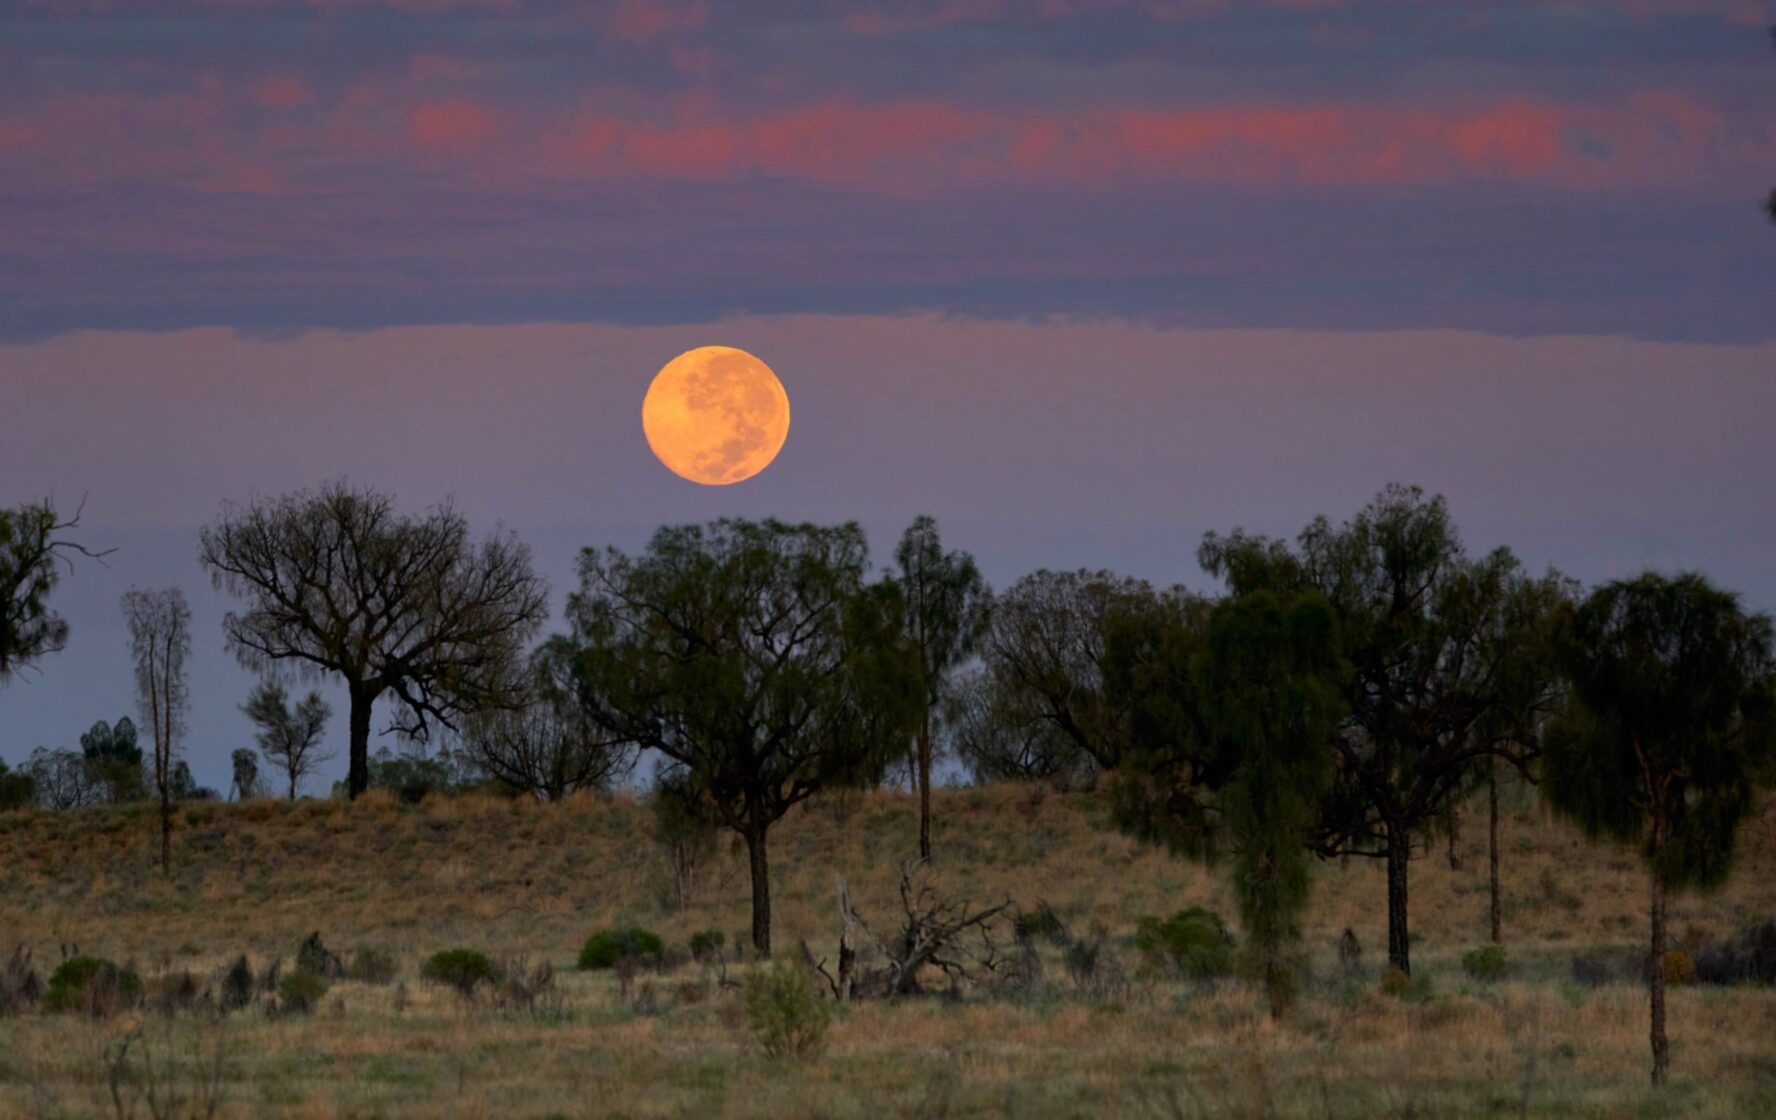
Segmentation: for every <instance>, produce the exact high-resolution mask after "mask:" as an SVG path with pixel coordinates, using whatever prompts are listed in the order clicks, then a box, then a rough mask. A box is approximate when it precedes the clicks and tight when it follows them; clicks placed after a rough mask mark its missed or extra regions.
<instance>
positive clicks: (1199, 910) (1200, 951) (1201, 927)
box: [1135, 906, 1233, 980]
mask: <svg viewBox="0 0 1776 1120" xmlns="http://www.w3.org/2000/svg"><path fill="white" fill-rule="evenodd" d="M1135 944H1136V945H1137V946H1138V947H1139V948H1140V950H1141V951H1142V952H1143V953H1146V954H1147V955H1149V956H1155V957H1160V958H1163V959H1165V960H1169V961H1171V962H1172V963H1173V964H1175V965H1177V966H1178V968H1179V969H1180V970H1181V971H1182V972H1183V973H1184V975H1186V976H1188V977H1190V978H1192V979H1195V980H1206V979H1209V978H1210V977H1215V976H1226V975H1227V974H1228V973H1229V972H1231V971H1232V970H1233V937H1232V936H1231V935H1229V934H1228V932H1227V926H1226V925H1225V924H1224V923H1223V922H1222V921H1221V915H1219V914H1217V913H1215V912H1214V911H1213V910H1208V909H1204V908H1203V907H1201V906H1192V907H1191V908H1190V909H1188V910H1180V911H1178V912H1177V913H1176V914H1173V915H1172V916H1171V917H1170V918H1167V919H1165V920H1164V921H1161V920H1160V919H1158V918H1154V917H1147V918H1142V919H1141V920H1140V921H1139V922H1138V923H1137V924H1136V926H1135Z"/></svg>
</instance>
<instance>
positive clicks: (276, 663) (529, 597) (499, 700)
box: [200, 483, 548, 797]
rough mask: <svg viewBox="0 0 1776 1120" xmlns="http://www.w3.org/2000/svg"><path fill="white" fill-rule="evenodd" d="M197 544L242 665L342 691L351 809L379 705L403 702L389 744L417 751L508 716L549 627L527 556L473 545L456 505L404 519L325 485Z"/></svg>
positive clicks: (368, 493) (386, 503)
mask: <svg viewBox="0 0 1776 1120" xmlns="http://www.w3.org/2000/svg"><path fill="white" fill-rule="evenodd" d="M200 539H201V545H200V557H201V559H202V562H203V564H204V566H205V567H206V568H208V569H209V571H210V574H211V577H212V579H213V580H214V582H215V584H216V586H217V587H219V588H221V589H223V590H226V591H227V592H229V593H230V594H232V595H234V596H236V597H237V598H240V599H243V600H245V601H246V604H247V609H246V610H245V611H243V612H241V613H235V612H230V613H229V614H228V616H227V618H226V619H225V621H224V624H223V627H224V630H225V631H226V633H227V637H228V645H229V648H230V649H231V650H233V652H234V653H235V655H236V656H237V657H238V658H239V659H240V661H241V663H242V664H243V665H245V666H246V667H247V668H248V669H251V670H255V671H270V670H272V669H274V668H276V669H295V670H296V671H298V672H302V673H307V674H309V675H313V676H324V675H326V674H329V673H331V674H336V675H337V676H339V677H341V678H342V679H343V680H344V681H345V684H346V689H347V692H348V694H349V696H350V706H349V712H348V719H349V723H350V744H351V745H350V767H349V772H348V775H347V779H346V786H347V789H348V791H349V792H350V794H351V796H352V797H356V796H357V795H358V794H360V793H362V792H364V790H365V789H367V788H368V786H369V781H370V770H369V757H370V716H371V709H372V706H373V705H374V704H375V703H376V701H377V700H378V699H380V698H382V697H383V696H385V695H386V696H389V697H392V698H393V700H394V702H395V705H396V709H397V710H396V715H395V719H394V720H393V723H392V727H391V729H392V730H396V731H400V732H403V733H405V734H406V735H408V736H410V737H412V738H416V739H422V740H423V739H424V738H425V737H426V736H427V735H428V734H429V732H430V731H431V729H432V726H433V725H434V724H441V725H443V726H444V727H445V728H447V729H450V730H460V728H459V726H458V724H459V722H460V720H461V718H462V717H464V716H466V715H469V714H472V713H474V712H478V711H485V710H488V709H493V708H500V707H506V706H510V705H511V703H513V695H514V682H515V680H516V678H517V676H518V674H517V673H515V672H514V671H513V667H514V666H515V665H516V664H517V663H518V662H519V660H520V654H521V651H522V649H523V647H524V645H525V643H526V642H528V641H529V639H530V638H531V636H532V635H534V634H535V633H536V631H537V630H538V628H540V627H541V626H542V624H543V622H544V620H545V619H546V618H547V616H548V588H547V586H546V585H545V584H544V583H543V581H542V580H541V579H540V578H538V577H537V576H536V574H535V573H533V572H532V570H531V563H530V550H529V549H528V548H526V547H525V546H524V545H523V544H521V543H520V542H519V541H518V540H517V538H516V537H514V536H512V535H511V534H510V533H507V532H504V531H500V530H496V531H495V532H494V533H493V535H491V536H489V537H488V538H486V539H485V540H483V541H481V542H479V543H476V542H474V541H472V540H470V538H469V527H468V522H467V521H466V520H465V519H464V518H463V517H462V515H461V514H459V513H457V512H456V510H455V509H453V508H452V507H451V505H450V504H449V503H448V502H446V503H445V504H443V505H441V506H437V507H435V508H433V509H431V510H428V511H426V512H425V513H424V514H422V515H420V516H417V517H409V516H406V515H403V514H400V513H398V512H396V510H395V508H394V502H393V500H392V499H390V498H388V497H386V496H384V495H382V494H378V493H377V492H375V491H374V490H369V489H356V488H353V487H350V486H348V485H346V484H345V483H331V484H328V485H326V486H323V487H322V488H321V489H320V490H318V491H312V492H311V491H298V492H296V493H293V494H286V495H284V496H282V497H280V498H275V499H266V500H258V499H256V500H254V501H253V502H251V503H250V504H248V505H247V506H245V507H230V508H228V509H227V510H226V511H225V512H224V513H223V515H222V517H221V518H220V519H219V520H218V521H217V522H215V523H214V524H212V525H210V526H208V527H206V528H205V529H204V530H203V531H202V534H201V538H200Z"/></svg>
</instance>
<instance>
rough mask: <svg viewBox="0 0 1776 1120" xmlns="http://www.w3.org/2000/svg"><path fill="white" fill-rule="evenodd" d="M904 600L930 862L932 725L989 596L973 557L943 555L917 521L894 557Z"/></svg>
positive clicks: (971, 645) (916, 771) (924, 853)
mask: <svg viewBox="0 0 1776 1120" xmlns="http://www.w3.org/2000/svg"><path fill="white" fill-rule="evenodd" d="M894 559H895V564H896V566H897V571H896V575H897V578H898V579H899V581H900V590H901V594H902V595H903V596H905V599H906V639H907V642H908V643H909V644H910V645H911V646H912V648H913V654H914V656H915V657H916V658H917V659H918V663H919V682H920V691H921V693H922V696H923V705H924V716H923V717H922V718H921V719H920V721H919V732H918V742H917V744H916V747H915V754H916V758H915V761H914V767H913V780H914V782H915V783H916V784H917V785H918V787H919V858H921V859H925V860H929V859H930V858H931V744H932V722H933V719H934V717H935V715H936V713H937V711H938V708H939V705H941V704H942V703H943V701H944V698H945V695H946V691H947V686H948V683H949V678H950V674H951V673H952V672H953V671H954V670H955V668H956V666H957V665H958V664H960V663H961V662H962V661H963V660H964V659H966V658H968V657H969V656H971V655H972V654H973V653H974V650H975V645H976V643H977V642H978V641H979V640H980V637H981V634H982V633H983V632H984V631H985V629H986V624H987V604H988V602H989V600H990V598H991V593H990V592H989V591H988V590H987V581H986V580H984V579H982V578H981V574H980V569H978V568H976V567H975V565H974V557H972V556H970V555H968V553H966V552H945V551H944V549H943V541H942V540H941V539H940V538H939V537H938V533H937V521H936V520H935V519H933V518H931V517H924V516H921V517H918V518H915V519H914V520H913V523H912V524H911V525H910V526H908V527H907V531H906V533H905V534H904V535H903V536H902V537H901V538H900V547H899V548H897V549H896V550H895V553H894Z"/></svg>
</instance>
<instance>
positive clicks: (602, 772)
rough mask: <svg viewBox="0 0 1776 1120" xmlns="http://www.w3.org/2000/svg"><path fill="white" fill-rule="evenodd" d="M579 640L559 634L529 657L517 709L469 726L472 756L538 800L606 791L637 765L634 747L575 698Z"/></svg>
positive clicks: (467, 747)
mask: <svg viewBox="0 0 1776 1120" xmlns="http://www.w3.org/2000/svg"><path fill="white" fill-rule="evenodd" d="M574 656H575V651H574V647H573V644H572V643H571V642H568V641H566V640H565V639H561V638H556V639H554V640H552V641H550V642H547V643H545V644H544V645H543V646H542V648H540V649H538V650H537V651H536V653H535V654H534V655H533V656H532V657H531V663H530V676H529V679H528V681H526V682H525V683H524V686H523V692H522V693H521V699H520V700H519V702H518V704H517V705H516V706H515V707H512V708H505V709H499V710H496V711H490V712H486V713H483V714H481V715H478V716H476V717H474V718H472V719H470V720H468V721H467V722H466V723H465V724H464V728H463V736H462V738H463V747H464V749H465V751H466V752H467V754H468V757H469V760H470V761H471V762H473V763H474V765H476V766H477V767H479V768H480V769H481V770H482V771H484V772H485V773H486V774H487V775H488V776H489V777H491V778H493V779H494V780H496V781H499V782H503V783H504V784H506V785H508V786H511V787H512V788H513V789H515V790H520V791H522V792H524V793H528V794H530V795H531V796H532V797H534V798H536V799H537V800H538V801H559V800H560V799H561V798H563V797H566V796H567V795H568V794H570V793H573V792H575V791H576V790H582V789H593V790H604V789H609V788H610V787H611V785H612V784H613V783H615V782H616V781H618V780H619V779H621V778H622V777H624V776H625V775H627V774H628V773H629V772H630V771H631V770H633V769H634V768H635V756H636V753H637V752H636V750H635V747H634V744H632V743H630V742H628V741H626V740H624V739H621V738H618V737H616V736H613V735H611V734H609V733H607V732H605V731H604V730H603V729H602V728H600V727H599V726H598V724H596V723H594V722H593V721H592V720H591V719H590V718H588V717H587V715H586V713H585V711H584V709H582V708H581V707H580V706H579V705H578V703H576V702H575V700H574V682H573V662H574Z"/></svg>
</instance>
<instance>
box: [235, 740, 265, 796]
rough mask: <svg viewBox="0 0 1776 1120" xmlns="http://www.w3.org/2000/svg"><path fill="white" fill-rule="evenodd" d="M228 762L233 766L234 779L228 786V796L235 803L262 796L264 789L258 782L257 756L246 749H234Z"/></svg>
mask: <svg viewBox="0 0 1776 1120" xmlns="http://www.w3.org/2000/svg"><path fill="white" fill-rule="evenodd" d="M229 760H230V761H231V762H232V763H233V766H234V778H233V780H232V781H231V782H230V783H229V785H228V796H230V797H232V798H233V799H234V800H236V801H248V800H251V799H252V798H255V797H262V796H264V793H265V787H264V785H263V783H261V782H260V780H259V758H258V756H257V755H255V754H254V753H253V752H252V751H250V750H248V749H247V748H246V747H236V748H235V749H234V753H233V754H231V755H230V756H229Z"/></svg>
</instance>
